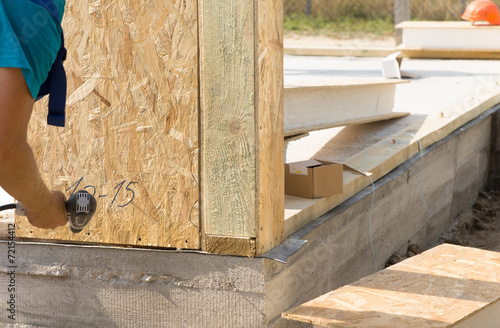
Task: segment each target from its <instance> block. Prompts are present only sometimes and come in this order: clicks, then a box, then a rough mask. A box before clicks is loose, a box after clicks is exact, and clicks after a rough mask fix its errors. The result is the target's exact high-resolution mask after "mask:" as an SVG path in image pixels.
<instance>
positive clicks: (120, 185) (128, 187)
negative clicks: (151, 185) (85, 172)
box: [66, 177, 138, 207]
mask: <svg viewBox="0 0 500 328" xmlns="http://www.w3.org/2000/svg"><path fill="white" fill-rule="evenodd" d="M82 181H83V177H81V178H80V179H78V181H76V182H75V183H73V184H72V185H71V186H70V187H69V188H68V189H66V191H69V190H71V189H73V191H72V192H71V195H73V194H74V193H75V192H76V191H77V190H78V187H79V186H80V184H81V183H82ZM126 182H127V180H123V181H122V182H120V183H118V184H117V185H116V187H114V188H113V190H116V193H114V196H110V195H99V196H97V197H98V198H105V197H108V196H109V197H113V200H112V201H111V204H110V205H109V206H110V207H111V206H113V205H114V204H115V201H116V197H117V196H118V194H119V193H120V190H122V188H123V186H125V191H126V192H127V194H130V195H131V197H130V199H129V200H128V202H127V203H126V204H123V205H118V207H125V206H128V205H129V204H130V203H132V201H133V200H134V197H135V192H134V190H133V189H132V187H133V186H134V184H137V183H138V182H135V181H130V182H129V183H128V184H127V185H125V183H126ZM73 187H74V188H73ZM83 189H89V192H90V193H91V194H92V196H94V197H96V194H97V189H96V187H94V186H93V185H87V186H85V187H84V188H83ZM90 190H92V192H91V191H90Z"/></svg>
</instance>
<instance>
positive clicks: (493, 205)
mask: <svg viewBox="0 0 500 328" xmlns="http://www.w3.org/2000/svg"><path fill="white" fill-rule="evenodd" d="M441 239H442V241H443V242H446V243H450V244H456V245H461V246H471V247H476V248H481V249H486V250H490V251H496V252H500V191H481V192H480V193H479V196H478V198H477V200H476V202H475V204H474V206H473V207H472V208H471V209H470V210H469V211H467V212H466V213H463V214H462V215H461V217H460V219H459V220H458V222H457V223H456V224H454V225H453V226H452V227H450V229H449V230H448V231H446V232H445V233H444V234H443V235H442V236H441Z"/></svg>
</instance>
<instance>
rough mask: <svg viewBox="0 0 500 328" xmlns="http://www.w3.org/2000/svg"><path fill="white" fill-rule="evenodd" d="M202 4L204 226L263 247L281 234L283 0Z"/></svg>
mask: <svg viewBox="0 0 500 328" xmlns="http://www.w3.org/2000/svg"><path fill="white" fill-rule="evenodd" d="M199 4H200V10H199V13H200V19H199V20H200V73H201V74H200V87H201V92H200V95H201V132H202V133H201V135H202V138H201V140H202V146H201V163H202V165H201V168H202V178H201V181H202V184H201V187H202V190H201V199H202V217H203V230H204V232H203V233H204V234H205V236H210V235H215V236H225V237H236V238H255V239H256V240H257V247H256V252H257V254H261V253H263V252H265V251H267V250H268V249H270V248H272V247H274V246H275V245H277V244H279V243H280V242H281V241H282V240H283V238H284V218H283V208H284V196H283V194H284V192H283V186H282V185H283V183H281V182H282V181H283V173H282V170H283V101H282V97H283V66H282V65H283V63H282V62H283V45H282V40H283V31H282V13H283V8H282V3H281V2H280V1H263V0H256V1H237V0H223V1H208V0H202V1H200V2H199ZM280 181H281V182H280ZM207 238H208V237H206V238H205V243H206V244H205V248H206V249H208V247H209V246H210V244H209V239H207ZM207 243H208V244H207ZM241 255H247V254H241Z"/></svg>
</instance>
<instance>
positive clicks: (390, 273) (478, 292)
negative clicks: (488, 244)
mask: <svg viewBox="0 0 500 328" xmlns="http://www.w3.org/2000/svg"><path fill="white" fill-rule="evenodd" d="M499 272H500V253H497V252H490V251H485V250H480V249H474V248H466V247H460V246H454V245H446V244H445V245H441V246H438V247H435V248H433V249H431V250H429V251H427V252H424V253H422V254H420V255H418V256H415V257H413V258H410V259H408V260H406V261H403V262H401V263H398V264H396V265H394V266H392V267H390V268H388V269H385V270H383V271H380V272H378V273H375V274H373V275H370V276H368V277H365V278H363V279H361V280H358V281H357V282H355V283H353V284H351V285H347V286H344V287H341V288H339V289H337V290H335V291H332V292H330V293H328V294H325V295H323V296H321V297H319V298H317V299H315V300H312V301H310V302H307V303H305V304H303V305H301V306H299V307H297V308H295V309H292V310H290V311H287V312H286V313H283V317H284V318H286V319H290V320H297V321H302V322H308V323H313V324H315V325H318V326H322V327H401V328H411V327H415V328H416V327H419V328H420V327H428V328H437V327H450V326H451V325H453V324H454V323H456V322H459V321H460V320H463V319H464V318H467V317H469V316H473V315H474V314H475V312H476V311H480V310H481V309H482V308H484V307H486V306H487V305H488V304H490V303H493V302H495V301H497V300H498V299H500V274H499Z"/></svg>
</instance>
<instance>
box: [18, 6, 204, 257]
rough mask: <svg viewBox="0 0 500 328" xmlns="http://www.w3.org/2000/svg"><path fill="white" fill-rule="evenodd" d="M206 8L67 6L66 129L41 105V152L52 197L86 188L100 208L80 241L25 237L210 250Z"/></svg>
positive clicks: (66, 236) (64, 237)
mask: <svg viewBox="0 0 500 328" xmlns="http://www.w3.org/2000/svg"><path fill="white" fill-rule="evenodd" d="M197 5H198V4H197V1H196V0H115V1H90V0H79V1H76V0H69V1H68V2H67V5H66V16H65V18H64V22H63V23H64V24H63V26H64V28H65V36H66V45H67V48H68V59H67V61H66V63H65V66H66V68H67V74H68V82H69V85H68V89H69V90H68V95H69V98H68V106H67V120H66V128H64V129H61V128H54V127H47V126H46V124H45V121H46V119H45V116H46V106H45V105H46V103H44V104H42V105H38V106H37V108H36V112H35V114H34V117H33V118H32V122H31V125H30V143H31V144H32V145H33V148H34V152H35V155H36V157H37V159H38V161H39V163H40V166H41V170H42V171H43V175H44V178H45V180H46V181H47V182H48V183H49V184H50V187H51V188H54V189H61V190H66V191H67V194H68V195H69V194H70V193H71V192H72V191H73V190H75V189H81V188H85V189H87V190H88V191H89V192H91V193H95V196H96V198H97V199H98V206H99V208H98V212H97V214H96V216H95V217H94V219H93V221H92V222H91V224H90V225H89V226H88V227H87V228H86V229H84V230H83V232H82V233H80V234H77V235H73V234H71V233H70V231H69V229H68V227H63V228H59V229H57V230H55V231H44V230H39V229H34V228H33V227H32V226H30V225H29V224H28V223H27V221H26V219H24V218H18V219H17V223H18V225H19V228H20V229H19V231H18V236H20V237H30V238H37V239H45V240H46V239H50V240H61V241H78V242H93V243H111V244H129V245H152V246H163V247H180V248H190V249H197V248H199V247H200V245H199V233H200V228H199V227H200V223H199V202H198V198H199V188H198V182H199V173H198V161H199V159H198V115H199V109H198V108H199V105H198V37H197V35H198V23H197V18H198V16H197V14H198V12H197Z"/></svg>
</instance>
